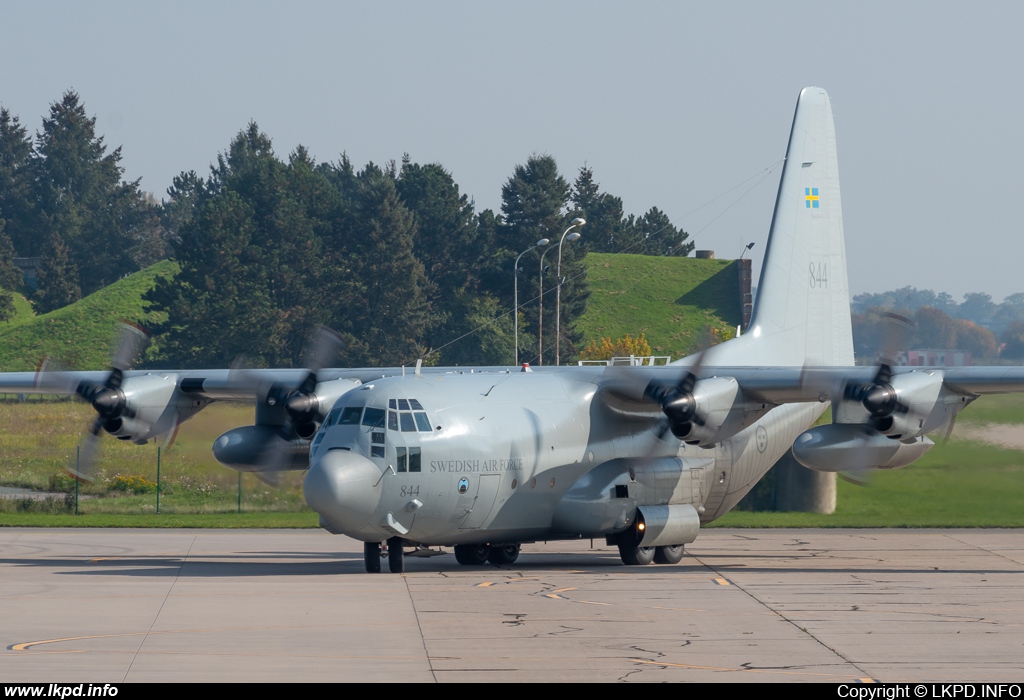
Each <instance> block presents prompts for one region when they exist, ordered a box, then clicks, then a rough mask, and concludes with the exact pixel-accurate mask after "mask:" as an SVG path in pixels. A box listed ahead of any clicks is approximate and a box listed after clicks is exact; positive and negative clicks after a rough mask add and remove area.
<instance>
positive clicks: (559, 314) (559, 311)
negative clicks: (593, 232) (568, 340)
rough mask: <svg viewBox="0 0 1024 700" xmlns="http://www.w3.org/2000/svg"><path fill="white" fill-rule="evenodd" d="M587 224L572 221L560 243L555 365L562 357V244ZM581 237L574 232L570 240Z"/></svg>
mask: <svg viewBox="0 0 1024 700" xmlns="http://www.w3.org/2000/svg"><path fill="white" fill-rule="evenodd" d="M585 223H587V220H586V219H581V218H579V217H576V218H575V219H573V220H572V224H570V225H569V228H567V229H565V231H564V232H563V233H562V238H561V239H560V240H559V241H558V268H557V269H556V271H555V277H556V278H557V280H556V281H557V282H558V287H557V291H556V292H555V365H558V364H560V362H561V356H560V355H559V347H560V341H561V330H562V329H561V321H562V243H563V242H565V234H567V233H569V231H572V230H573V229H574V228H576V227H577V226H582V225H583V224H585ZM579 237H580V234H579V232H578V231H573V232H572V233H571V234H569V240H570V241H575V240H576V239H577V238H579Z"/></svg>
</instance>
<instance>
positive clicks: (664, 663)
mask: <svg viewBox="0 0 1024 700" xmlns="http://www.w3.org/2000/svg"><path fill="white" fill-rule="evenodd" d="M631 661H632V662H633V663H637V664H648V665H650V666H663V667H667V668H691V669H694V670H698V671H739V672H742V673H775V674H778V675H783V676H816V677H819V678H840V676H837V675H836V674H834V673H811V672H808V671H777V670H775V669H768V668H729V667H728V666H697V665H694V664H671V663H668V662H667V661H649V660H648V659H631Z"/></svg>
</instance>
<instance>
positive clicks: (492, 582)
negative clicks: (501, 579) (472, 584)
mask: <svg viewBox="0 0 1024 700" xmlns="http://www.w3.org/2000/svg"><path fill="white" fill-rule="evenodd" d="M493 585H494V581H484V582H483V583H478V584H476V587H477V588H487V587H488V586H493Z"/></svg>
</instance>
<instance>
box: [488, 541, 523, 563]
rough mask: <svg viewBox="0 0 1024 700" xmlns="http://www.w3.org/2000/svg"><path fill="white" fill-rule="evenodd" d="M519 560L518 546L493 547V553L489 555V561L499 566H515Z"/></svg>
mask: <svg viewBox="0 0 1024 700" xmlns="http://www.w3.org/2000/svg"><path fill="white" fill-rule="evenodd" d="M518 558H519V545H518V544H503V545H501V546H500V547H491V553H490V554H488V555H487V561H489V562H491V563H492V564H495V565H497V566H501V565H502V564H514V563H515V561H516V559H518Z"/></svg>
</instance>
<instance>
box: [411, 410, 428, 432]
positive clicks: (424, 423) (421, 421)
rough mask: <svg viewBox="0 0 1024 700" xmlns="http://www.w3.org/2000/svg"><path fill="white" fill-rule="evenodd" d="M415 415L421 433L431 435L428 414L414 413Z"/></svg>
mask: <svg viewBox="0 0 1024 700" xmlns="http://www.w3.org/2000/svg"><path fill="white" fill-rule="evenodd" d="M413 415H414V416H416V427H417V428H419V429H420V432H421V433H429V432H430V421H429V420H427V414H426V413H414V414H413Z"/></svg>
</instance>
